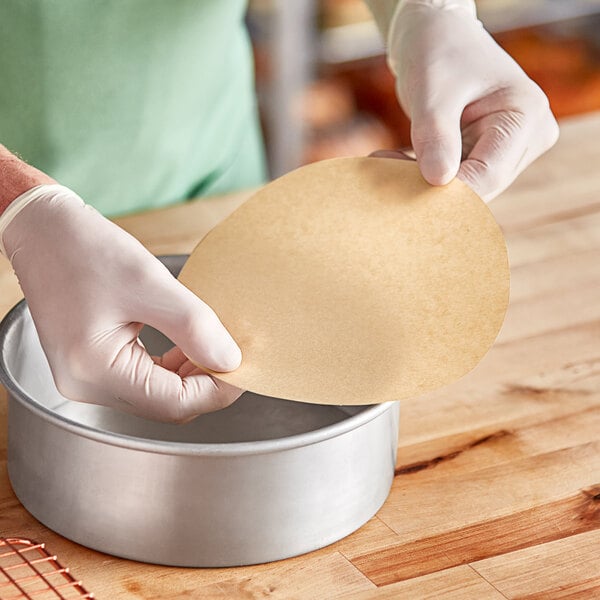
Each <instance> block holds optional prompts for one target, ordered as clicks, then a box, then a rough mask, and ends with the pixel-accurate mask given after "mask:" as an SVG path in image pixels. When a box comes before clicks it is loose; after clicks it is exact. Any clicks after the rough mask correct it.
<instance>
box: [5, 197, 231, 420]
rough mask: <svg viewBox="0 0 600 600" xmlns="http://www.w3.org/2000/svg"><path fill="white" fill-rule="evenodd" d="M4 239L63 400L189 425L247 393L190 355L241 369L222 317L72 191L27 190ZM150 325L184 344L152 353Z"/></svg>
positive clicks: (9, 214)
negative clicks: (147, 341)
mask: <svg viewBox="0 0 600 600" xmlns="http://www.w3.org/2000/svg"><path fill="white" fill-rule="evenodd" d="M0 240H1V241H2V242H3V244H4V251H5V254H6V256H7V257H8V258H9V259H10V261H11V263H12V265H13V268H14V270H15V273H16V274H17V276H18V278H19V283H20V284H21V288H22V289H23V292H24V294H25V297H26V299H27V303H28V305H29V309H30V311H31V315H32V317H33V320H34V322H35V326H36V329H37V331H38V334H39V337H40V341H41V344H42V347H43V349H44V352H45V353H46V356H47V358H48V362H49V363H50V368H51V369H52V374H53V376H54V380H55V382H56V385H57V387H58V389H59V391H60V392H61V393H62V394H63V395H64V396H66V397H68V398H71V399H73V400H79V401H82V402H92V403H94V404H104V405H106V406H112V407H115V408H118V409H121V410H125V411H127V412H131V413H134V414H136V415H139V416H144V417H148V418H151V419H156V420H161V421H174V422H183V421H186V420H189V419H191V418H193V417H195V416H197V415H199V414H201V413H205V412H209V411H212V410H216V409H219V408H223V407H225V406H227V405H228V404H230V403H232V402H233V401H234V400H235V399H236V398H237V397H238V396H239V395H240V394H241V390H239V389H237V388H235V387H233V386H230V385H228V384H225V383H223V382H220V381H217V380H215V379H213V378H212V377H210V376H209V375H207V374H205V373H203V372H202V371H201V370H200V369H198V368H196V367H194V366H193V364H192V363H190V361H188V360H187V359H186V357H185V355H184V354H183V352H184V353H185V354H187V355H188V356H189V357H191V358H192V359H193V360H194V361H196V362H198V363H199V364H202V365H204V366H206V367H208V368H210V369H213V370H215V371H229V370H232V369H235V368H236V367H237V366H238V365H239V363H240V360H241V353H240V350H239V348H238V347H237V345H236V344H235V342H234V341H233V339H232V338H231V337H230V335H229V334H228V333H227V331H226V330H225V328H224V326H223V325H222V324H221V322H220V321H219V319H218V318H217V316H216V315H215V313H214V312H213V311H212V310H211V309H210V308H209V307H208V306H207V305H206V304H204V303H203V302H202V301H201V300H200V299H199V298H197V297H196V296H195V295H194V294H193V293H192V292H191V291H189V290H188V289H187V288H186V287H185V286H183V285H182V284H181V283H179V282H178V281H177V280H176V279H175V278H174V277H173V276H172V275H171V274H170V273H169V271H168V270H167V269H166V267H164V266H163V265H162V264H161V263H160V262H159V261H158V260H157V259H156V258H155V257H154V256H152V255H151V254H150V253H149V252H148V251H147V250H146V249H145V248H144V247H143V246H142V244H140V243H139V242H138V241H137V240H136V239H135V238H133V237H132V236H131V235H129V234H128V233H126V232H125V231H123V230H122V229H121V228H119V227H118V226H117V225H115V224H114V223H111V222H110V221H109V220H108V219H105V218H104V217H103V216H102V215H100V213H98V212H97V211H96V210H95V209H93V208H92V207H91V206H88V205H85V204H84V202H83V200H81V198H79V196H77V195H76V194H75V193H74V192H72V191H70V190H69V189H67V188H65V187H62V186H59V185H42V186H38V187H36V188H33V189H32V190H29V192H26V193H25V194H23V195H22V196H20V197H19V198H17V199H16V200H15V201H14V202H13V203H12V204H11V205H10V206H9V207H8V209H7V210H6V211H5V213H4V214H3V215H2V217H1V218H0ZM142 323H145V324H148V325H152V326H153V327H155V328H156V329H158V330H160V331H161V332H162V333H164V334H165V335H166V336H167V337H169V338H170V339H171V340H173V341H174V342H175V343H176V344H177V345H178V346H177V347H176V348H174V349H173V350H171V351H170V352H168V353H166V354H165V355H164V356H163V357H162V358H154V359H153V358H152V357H150V355H149V354H148V353H147V352H146V350H145V348H144V347H143V345H142V344H141V342H140V341H139V339H138V333H139V331H140V329H141V327H142ZM182 351H183V352H182Z"/></svg>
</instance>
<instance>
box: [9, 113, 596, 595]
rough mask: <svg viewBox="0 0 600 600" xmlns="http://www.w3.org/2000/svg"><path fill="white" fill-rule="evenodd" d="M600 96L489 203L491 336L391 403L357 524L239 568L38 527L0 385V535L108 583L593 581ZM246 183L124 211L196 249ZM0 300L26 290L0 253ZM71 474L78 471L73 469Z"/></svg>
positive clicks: (445, 589) (519, 585)
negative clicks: (170, 563) (367, 504)
mask: <svg viewBox="0 0 600 600" xmlns="http://www.w3.org/2000/svg"><path fill="white" fill-rule="evenodd" d="M599 138H600V114H591V115H587V116H584V117H578V118H574V119H570V120H568V121H565V122H563V123H562V135H561V139H560V141H559V142H558V144H557V146H556V147H555V148H554V149H553V150H551V151H550V152H549V153H548V154H547V155H545V156H544V157H542V158H541V159H539V160H538V161H537V162H536V163H535V164H534V165H533V166H531V167H530V168H529V169H528V170H527V171H526V172H525V173H524V174H523V175H522V176H521V177H520V178H519V179H518V181H517V182H516V183H515V184H514V185H513V186H512V187H511V188H510V190H509V191H507V192H505V193H504V194H503V195H502V196H501V197H499V198H498V199H496V200H495V201H494V202H493V203H492V205H491V208H492V210H493V212H494V214H495V216H496V218H497V220H498V222H499V223H500V224H501V226H502V228H503V230H504V232H505V235H506V238H507V243H508V248H509V255H510V260H511V270H512V285H511V303H510V307H509V310H508V314H507V318H506V321H505V324H504V327H503V329H502V331H501V333H500V336H499V338H498V340H497V342H496V344H495V345H494V347H493V348H492V350H491V351H490V352H489V354H488V355H487V356H486V357H485V358H484V360H483V361H482V362H481V364H480V365H479V366H478V367H477V368H476V369H475V370H474V371H473V372H472V373H470V374H469V375H467V376H466V377H464V378H463V379H462V380H461V381H459V382H457V383H455V384H453V385H451V386H449V387H447V388H445V389H443V390H441V391H438V392H435V393H432V394H428V395H426V396H423V397H420V398H414V399H411V400H407V401H404V402H403V403H402V407H401V425H400V443H399V449H398V463H397V468H396V477H395V480H394V484H393V488H392V492H391V494H390V497H389V498H388V500H387V502H386V503H385V505H384V506H383V508H382V509H381V510H380V511H379V513H378V514H377V516H375V517H374V518H373V519H371V521H369V523H367V524H366V525H365V526H364V527H363V528H361V529H360V530H359V531H357V532H356V533H354V534H353V535H351V536H349V537H348V538H346V539H344V540H342V541H340V542H338V543H336V544H334V545H332V546H329V547H327V548H324V549H322V550H319V551H316V552H313V553H311V554H307V555H304V556H300V557H296V558H292V559H288V560H285V561H281V562H277V563H271V564H265V565H258V566H253V567H246V568H235V569H177V568H167V567H156V566H152V565H144V564H139V563H135V562H132V561H126V560H121V559H117V558H113V557H110V556H107V555H104V554H100V553H97V552H94V551H91V550H88V549H86V548H83V547H81V546H78V545H77V544H74V543H72V542H70V541H68V540H66V539H64V538H62V537H60V536H58V535H56V534H54V533H53V532H51V531H49V530H48V529H46V528H45V527H44V526H43V525H41V524H40V523H38V522H37V521H36V520H35V519H33V518H32V517H30V516H29V514H28V513H27V512H26V511H25V510H24V508H23V507H22V506H21V505H20V503H19V501H18V500H17V499H16V497H15V496H14V494H13V493H12V490H11V488H10V484H9V482H8V477H7V474H6V400H5V394H4V391H2V394H1V395H0V535H4V536H24V537H29V538H34V539H37V540H39V541H45V542H46V543H47V545H48V548H49V549H50V551H51V552H53V553H56V554H58V555H59V558H60V559H61V560H62V562H63V563H64V564H66V565H68V566H70V567H71V570H72V572H73V573H74V574H75V575H76V577H78V578H80V579H82V580H83V582H84V584H85V585H86V586H87V587H88V588H89V589H90V590H91V591H94V592H95V593H96V597H97V598H99V599H101V600H111V599H121V598H123V599H144V600H153V599H156V600H159V599H160V600H169V599H174V598H203V599H204V598H206V599H212V598H214V599H236V598H240V599H259V598H260V599H264V598H271V599H274V600H275V599H277V600H279V599H281V600H305V599H306V600H309V599H310V600H312V599H321V598H323V599H330V598H347V599H349V600H367V599H371V598H407V599H413V598H436V599H437V598H444V599H450V598H452V599H462V598H467V599H470V598H473V599H482V600H483V599H488V598H489V599H490V600H496V599H501V598H510V599H520V600H524V599H526V600H538V599H547V598H569V599H583V598H586V599H587V598H590V599H592V598H600V144H598V141H597V140H598V139H599ZM245 197H246V195H244V194H239V195H236V196H232V197H228V198H219V199H211V200H203V201H199V202H192V203H189V204H187V205H184V206H178V207H175V208H170V209H166V210H160V211H155V212H151V213H146V214H142V215H135V216H131V217H127V218H123V219H120V220H119V223H120V224H121V225H122V226H123V227H125V228H126V229H127V230H129V231H130V232H132V233H133V234H134V235H136V236H137V237H138V238H139V239H140V240H142V241H143V242H144V243H145V244H146V245H147V246H148V247H149V248H150V249H151V250H152V251H153V252H155V253H157V254H161V253H180V252H189V251H190V250H191V249H192V248H193V247H194V245H195V243H196V242H197V241H198V239H200V238H201V237H202V236H203V235H204V233H205V232H206V231H208V230H209V229H210V228H211V227H212V226H214V225H215V224H216V223H217V222H219V220H220V219H221V218H223V216H225V215H226V214H227V213H228V212H229V211H231V210H232V209H233V208H234V207H235V206H236V205H237V204H239V203H240V202H241V201H243V199H244V198H245ZM0 290H1V295H0V312H1V313H2V314H4V313H5V312H6V310H7V309H8V308H9V307H10V306H12V305H13V304H14V303H15V302H16V300H17V299H18V298H19V296H20V293H19V291H18V287H17V284H16V281H15V279H14V277H13V275H12V274H11V273H10V269H9V267H8V265H7V264H6V262H4V261H3V262H2V263H1V264H0ZM74 485H76V482H74Z"/></svg>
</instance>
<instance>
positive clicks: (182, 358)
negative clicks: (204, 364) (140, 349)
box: [151, 346, 189, 373]
mask: <svg viewBox="0 0 600 600" xmlns="http://www.w3.org/2000/svg"><path fill="white" fill-rule="evenodd" d="M151 358H152V360H153V361H154V363H155V364H157V365H159V366H160V367H163V368H165V369H168V370H169V371H172V372H173V373H179V369H180V367H181V365H183V363H185V362H186V361H189V358H188V357H187V356H186V355H185V354H184V353H183V352H182V351H181V348H179V347H178V346H173V347H172V348H171V349H170V350H167V351H166V352H165V353H164V354H163V355H162V356H151Z"/></svg>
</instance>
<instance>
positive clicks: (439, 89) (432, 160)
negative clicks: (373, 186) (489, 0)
mask: <svg viewBox="0 0 600 600" xmlns="http://www.w3.org/2000/svg"><path fill="white" fill-rule="evenodd" d="M369 5H370V6H371V8H372V10H373V12H374V13H376V14H375V16H376V17H379V18H378V19H377V20H378V23H379V25H380V27H382V24H383V23H385V19H386V14H387V15H388V16H389V15H390V14H393V16H392V18H391V21H389V19H388V22H389V28H388V31H387V40H388V63H389V65H390V68H391V69H392V71H393V72H394V74H395V75H396V92H397V95H398V99H399V101H400V104H401V106H402V108H403V109H404V111H405V113H406V114H407V115H408V117H409V118H410V119H411V138H412V145H413V148H414V151H415V153H416V156H417V161H418V163H419V167H420V169H421V172H422V174H423V177H424V178H425V179H426V180H427V181H429V182H430V183H432V184H434V185H442V184H445V183H448V182H449V181H450V180H451V179H453V178H454V177H455V176H457V175H458V177H459V178H460V179H462V180H463V181H465V182H466V183H467V184H469V185H470V186H471V187H472V188H473V189H474V190H475V191H476V192H477V193H478V194H479V195H480V196H481V197H482V198H484V199H485V200H491V199H492V198H494V197H495V196H497V195H498V194H499V193H500V192H502V191H503V190H504V189H506V188H507V187H508V186H509V185H510V183H512V181H513V180H514V179H515V178H516V177H517V175H518V174H519V173H520V172H521V171H523V169H525V168H526V167H527V166H528V165H529V164H530V163H531V162H533V161H534V160H535V159H536V158H537V157H538V156H540V155H541V154H542V153H544V152H545V151H546V150H548V149H549V148H550V147H551V146H552V145H553V144H554V143H555V141H556V140H557V138H558V125H557V123H556V120H555V119H554V116H553V115H552V112H551V111H550V107H549V104H548V99H547V98H546V96H545V94H544V92H543V91H542V90H541V89H540V88H539V87H538V86H537V85H536V84H535V83H534V82H533V81H532V80H531V79H529V77H527V75H526V74H525V73H524V72H523V70H522V69H521V68H520V67H519V65H518V64H517V63H516V62H515V61H514V60H513V59H512V58H511V57H510V56H509V55H508V54H507V53H506V52H505V51H504V50H502V48H500V46H498V44H496V42H495V41H494V40H493V39H492V37H491V36H490V35H489V34H488V33H487V31H485V29H483V26H482V25H481V23H480V22H479V21H478V20H477V18H476V14H475V4H474V2H473V1H472V0H401V1H400V2H399V3H398V5H397V6H396V7H395V11H394V12H393V13H392V11H390V4H389V2H385V0H384V1H383V2H381V1H380V2H377V0H372V1H371V2H369Z"/></svg>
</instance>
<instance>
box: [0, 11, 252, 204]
mask: <svg viewBox="0 0 600 600" xmlns="http://www.w3.org/2000/svg"><path fill="white" fill-rule="evenodd" d="M244 13H245V0H2V1H1V2H0V142H1V143H3V144H4V145H5V146H6V147H7V148H8V149H9V150H12V151H13V152H16V153H17V154H19V155H20V156H21V157H22V158H23V159H24V160H26V161H27V162H29V163H30V164H33V165H34V166H36V167H38V168H39V169H41V170H42V171H45V172H46V173H48V174H49V175H51V176H52V177H54V178H55V179H56V180H57V181H59V182H60V183H62V184H63V185H66V186H68V187H70V188H72V189H73V190H75V191H76V192H77V193H78V194H79V195H80V196H82V198H84V200H86V202H89V203H90V204H93V205H94V206H95V207H96V208H97V209H98V210H100V211H101V212H103V213H104V214H107V215H117V214H122V213H126V212H131V211H134V210H140V209H142V208H151V207H158V206H164V205H168V204H172V203H174V202H178V201H180V200H183V199H186V198H190V197H193V196H198V195H206V194H217V193H223V192H227V191H231V190H234V189H236V188H241V187H248V186H252V185H256V184H258V183H259V182H261V181H262V180H263V178H264V161H263V151H262V143H261V138H260V131H259V127H258V120H257V111H256V102H255V94H254V81H253V67H252V56H251V52H250V44H249V40H248V35H247V32H246V29H245V25H244Z"/></svg>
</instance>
